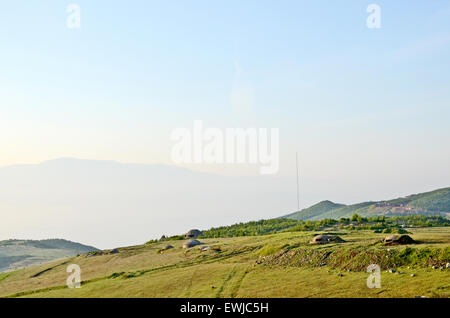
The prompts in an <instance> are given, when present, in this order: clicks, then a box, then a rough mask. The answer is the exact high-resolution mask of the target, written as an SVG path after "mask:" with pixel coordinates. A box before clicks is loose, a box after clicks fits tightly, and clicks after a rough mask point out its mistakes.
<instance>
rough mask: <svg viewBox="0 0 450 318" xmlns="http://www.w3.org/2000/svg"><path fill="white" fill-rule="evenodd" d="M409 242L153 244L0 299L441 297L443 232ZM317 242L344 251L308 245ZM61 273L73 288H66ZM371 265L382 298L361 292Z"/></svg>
mask: <svg viewBox="0 0 450 318" xmlns="http://www.w3.org/2000/svg"><path fill="white" fill-rule="evenodd" d="M408 232H409V234H408V235H410V236H411V237H412V238H413V239H414V240H415V241H416V244H408V245H396V246H386V245H385V244H383V243H382V240H383V238H385V237H386V235H387V234H385V233H375V232H374V231H373V230H361V229H360V230H352V229H334V230H333V229H328V230H324V231H292V232H278V233H276V234H267V235H252V236H236V237H228V238H226V237H222V238H201V237H200V238H198V240H199V241H201V242H202V245H199V246H195V247H193V248H189V249H184V248H183V247H182V245H183V242H184V241H183V240H170V241H159V240H155V241H151V242H149V243H147V244H143V245H139V246H131V247H124V248H119V249H118V250H119V252H118V253H116V254H109V253H96V254H95V253H94V254H93V253H91V254H82V255H78V256H76V257H71V258H66V259H62V260H58V261H55V262H52V263H48V264H45V265H40V266H34V267H28V268H24V269H21V270H17V271H14V272H9V273H2V274H0V297H418V296H425V297H449V296H450V272H449V271H450V269H448V268H446V266H447V263H448V262H450V228H449V227H426V228H409V229H408ZM320 233H327V234H333V235H338V236H339V237H341V238H342V239H343V240H344V241H345V242H343V243H329V244H310V241H311V239H312V238H313V237H314V235H316V234H320ZM167 244H171V245H173V247H174V248H172V249H168V250H161V249H162V248H163V247H164V246H165V245H167ZM205 247H207V248H206V249H205ZM69 264H77V265H79V266H80V268H81V279H82V284H81V288H72V289H71V288H68V287H67V285H66V280H67V277H68V276H69V275H70V273H67V272H66V269H67V266H68V265H69ZM370 264H378V265H379V266H380V267H381V273H380V275H381V276H380V278H381V288H368V287H367V283H366V281H367V278H368V277H369V273H367V272H366V268H367V266H368V265H370Z"/></svg>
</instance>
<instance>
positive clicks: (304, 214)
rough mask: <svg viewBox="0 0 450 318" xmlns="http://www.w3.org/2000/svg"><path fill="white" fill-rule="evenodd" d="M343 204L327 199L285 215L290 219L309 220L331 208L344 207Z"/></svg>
mask: <svg viewBox="0 0 450 318" xmlns="http://www.w3.org/2000/svg"><path fill="white" fill-rule="evenodd" d="M343 206H344V204H338V203H334V202H331V201H328V200H326V201H322V202H319V203H317V204H315V205H313V206H311V207H309V208H307V209H303V210H301V211H298V212H294V213H291V214H288V215H286V216H284V217H285V218H288V219H293V220H308V219H311V218H313V217H316V216H319V215H321V214H324V213H327V212H329V211H331V210H335V209H337V208H340V207H343Z"/></svg>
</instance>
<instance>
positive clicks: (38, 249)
mask: <svg viewBox="0 0 450 318" xmlns="http://www.w3.org/2000/svg"><path fill="white" fill-rule="evenodd" d="M91 251H97V249H96V248H95V247H92V246H87V245H83V244H80V243H75V242H71V241H67V240H62V239H49V240H6V241H0V272H2V271H8V270H15V269H18V268H22V267H26V266H31V265H36V264H42V263H47V262H50V261H54V260H56V259H59V258H64V257H69V256H73V255H77V254H80V253H87V252H91Z"/></svg>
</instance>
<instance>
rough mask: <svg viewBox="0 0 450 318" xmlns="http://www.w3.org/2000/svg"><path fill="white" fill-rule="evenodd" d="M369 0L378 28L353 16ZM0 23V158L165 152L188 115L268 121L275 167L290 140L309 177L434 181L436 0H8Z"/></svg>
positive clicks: (392, 183) (438, 91) (449, 22)
mask: <svg viewBox="0 0 450 318" xmlns="http://www.w3.org/2000/svg"><path fill="white" fill-rule="evenodd" d="M70 3H76V4H78V5H79V6H80V8H81V28H80V29H69V28H68V27H67V25H66V20H67V17H68V13H67V12H66V8H67V5H69V4H70ZM370 3H376V4H378V5H380V7H381V28H380V29H369V28H368V27H367V26H366V19H367V17H368V15H369V14H368V13H367V12H366V8H367V6H368V5H369V4H370ZM0 38H1V42H0V151H1V152H0V166H5V165H11V164H22V163H39V162H42V161H45V160H49V159H54V158H59V157H76V158H84V159H97V160H99V159H100V160H117V161H120V162H135V163H165V164H172V162H171V158H170V151H171V147H172V145H173V142H172V141H171V140H170V135H171V132H172V131H173V130H174V129H176V128H178V127H186V128H191V127H192V125H193V121H194V120H202V121H203V122H204V125H206V126H209V127H218V128H226V127H242V128H246V127H267V128H272V127H275V128H279V129H280V172H279V175H280V176H293V175H294V174H295V161H294V160H295V152H296V151H298V152H299V157H300V168H301V175H302V177H304V178H309V179H310V180H312V181H311V184H314V185H315V187H317V188H318V191H320V187H319V185H321V187H324V188H325V187H327V186H328V185H331V184H332V186H333V188H337V189H339V188H342V189H344V188H345V191H348V188H347V187H348V186H349V184H350V185H354V189H355V191H363V192H364V191H365V192H364V193H362V194H361V197H362V198H367V199H382V198H384V197H385V196H386V194H388V193H392V194H393V195H392V196H395V195H397V194H408V193H410V192H419V191H422V190H423V191H425V190H431V189H434V188H438V187H442V186H448V185H449V177H450V168H449V166H450V165H449V162H450V147H449V144H450V125H449V119H450V58H449V57H450V3H449V2H448V1H373V2H372V1H354V0H353V1H299V0H293V1H261V0H257V1H256V0H255V1H250V0H246V1H232V0H226V1H206V0H205V1H184V0H183V1H181V0H177V1H170V0H164V1H147V0H145V1H100V0H97V1H91V0H89V1H82V0H79V1H61V0H52V1H51V0H47V1H25V0H16V1H9V2H5V3H2V8H1V10H0ZM189 168H191V169H194V170H202V171H209V172H214V173H221V174H226V175H257V174H258V168H257V167H254V166H236V165H231V166H221V165H219V166H218V165H190V166H189ZM344 184H345V185H346V187H340V185H344ZM367 184H370V186H367ZM362 185H366V188H364V187H363V188H361V186H362ZM342 191H344V190H342ZM394 194H395V195H394ZM336 196H337V199H339V193H336ZM345 203H347V202H345Z"/></svg>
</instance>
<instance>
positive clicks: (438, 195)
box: [284, 188, 450, 220]
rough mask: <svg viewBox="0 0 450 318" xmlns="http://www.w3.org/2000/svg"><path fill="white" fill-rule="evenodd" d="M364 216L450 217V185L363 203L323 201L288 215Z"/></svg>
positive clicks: (302, 217)
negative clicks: (449, 186) (402, 196)
mask: <svg viewBox="0 0 450 318" xmlns="http://www.w3.org/2000/svg"><path fill="white" fill-rule="evenodd" d="M355 213H357V214H359V215H362V216H366V217H368V216H380V215H385V216H394V215H413V214H421V215H443V216H450V188H444V189H439V190H435V191H431V192H426V193H420V194H413V195H410V196H407V197H404V198H398V199H394V200H388V201H378V202H363V203H358V204H352V205H342V204H335V203H333V202H331V201H322V202H320V203H318V204H316V205H313V206H312V207H309V208H307V209H303V210H301V211H299V212H295V213H292V214H288V215H286V216H284V217H285V218H289V219H293V220H322V219H340V218H349V217H351V216H352V215H353V214H355Z"/></svg>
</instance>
